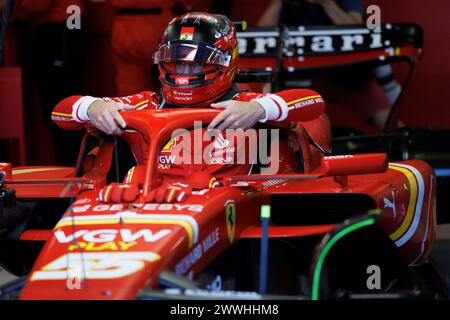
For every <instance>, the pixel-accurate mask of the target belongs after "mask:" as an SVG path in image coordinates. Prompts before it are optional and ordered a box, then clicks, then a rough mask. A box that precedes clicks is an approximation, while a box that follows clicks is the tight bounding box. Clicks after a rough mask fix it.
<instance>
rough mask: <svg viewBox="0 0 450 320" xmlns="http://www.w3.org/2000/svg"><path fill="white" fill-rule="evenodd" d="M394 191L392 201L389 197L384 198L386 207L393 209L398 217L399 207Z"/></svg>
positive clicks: (392, 191)
mask: <svg viewBox="0 0 450 320" xmlns="http://www.w3.org/2000/svg"><path fill="white" fill-rule="evenodd" d="M391 193H392V201H391V200H390V199H389V198H384V199H383V203H384V208H385V209H386V208H389V209H392V213H393V215H394V218H396V217H397V207H396V205H395V193H394V190H391Z"/></svg>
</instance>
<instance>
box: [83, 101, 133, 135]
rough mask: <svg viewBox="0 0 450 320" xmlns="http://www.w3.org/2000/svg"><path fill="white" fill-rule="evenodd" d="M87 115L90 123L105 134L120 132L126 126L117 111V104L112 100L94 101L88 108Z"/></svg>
mask: <svg viewBox="0 0 450 320" xmlns="http://www.w3.org/2000/svg"><path fill="white" fill-rule="evenodd" d="M87 115H88V117H89V121H90V122H91V124H92V125H93V126H94V127H96V128H97V129H99V130H101V131H103V132H105V133H106V134H122V132H123V131H122V130H121V129H120V128H119V127H118V126H117V125H120V126H121V127H122V128H125V127H126V125H127V124H126V123H125V120H123V118H122V116H121V115H120V113H119V104H118V103H116V102H114V101H108V102H106V101H102V100H97V101H94V102H93V103H92V104H91V105H90V106H89V108H88V111H87Z"/></svg>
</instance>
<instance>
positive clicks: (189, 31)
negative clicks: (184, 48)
mask: <svg viewBox="0 0 450 320" xmlns="http://www.w3.org/2000/svg"><path fill="white" fill-rule="evenodd" d="M194 31H195V28H194V27H182V28H181V32H180V40H192V39H194Z"/></svg>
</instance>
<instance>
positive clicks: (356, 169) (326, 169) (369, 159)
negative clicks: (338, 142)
mask: <svg viewBox="0 0 450 320" xmlns="http://www.w3.org/2000/svg"><path fill="white" fill-rule="evenodd" d="M387 169H388V157H387V155H386V154H385V153H373V154H358V155H342V156H331V157H324V158H323V159H322V164H321V173H322V174H323V175H325V176H347V175H355V174H367V173H382V172H386V170H387Z"/></svg>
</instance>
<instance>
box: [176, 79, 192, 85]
mask: <svg viewBox="0 0 450 320" xmlns="http://www.w3.org/2000/svg"><path fill="white" fill-rule="evenodd" d="M175 84H176V85H177V86H187V85H189V78H188V77H176V78H175Z"/></svg>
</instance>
